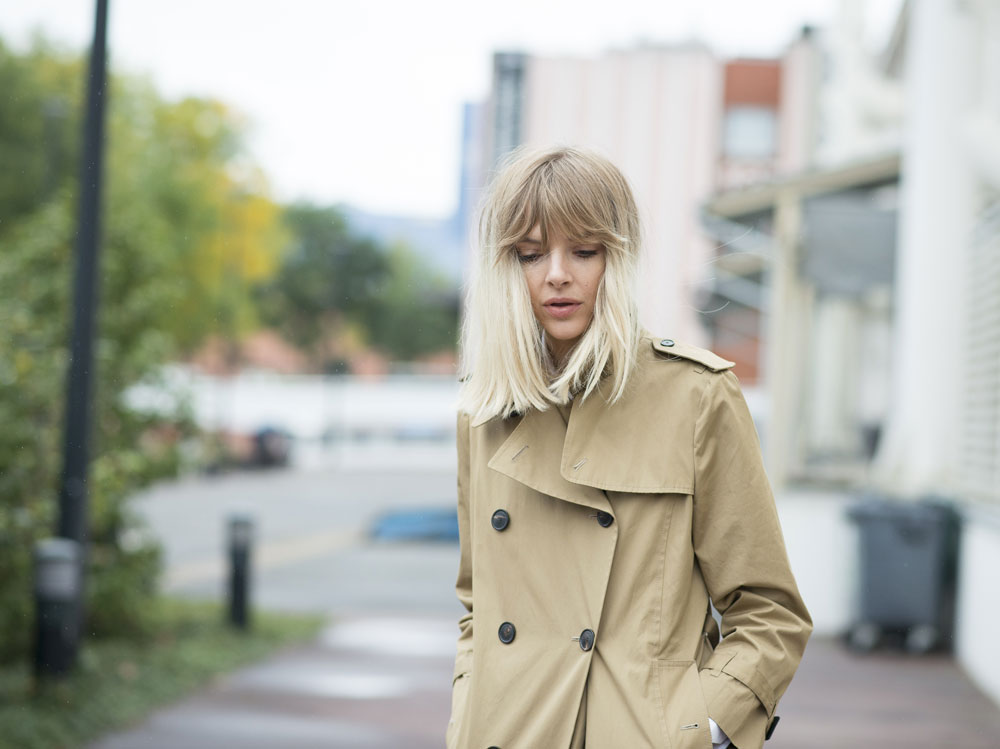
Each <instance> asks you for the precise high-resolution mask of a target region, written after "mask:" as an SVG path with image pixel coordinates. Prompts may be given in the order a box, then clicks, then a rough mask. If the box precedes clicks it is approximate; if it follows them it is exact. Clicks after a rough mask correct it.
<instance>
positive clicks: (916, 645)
mask: <svg viewBox="0 0 1000 749" xmlns="http://www.w3.org/2000/svg"><path fill="white" fill-rule="evenodd" d="M937 642H938V629H937V627H935V626H933V625H931V624H918V625H916V626H915V627H911V628H910V631H909V632H907V633H906V649H907V650H908V651H909V652H911V653H917V654H920V655H923V654H924V653H929V652H930V651H931V650H933V649H934V646H935V645H937Z"/></svg>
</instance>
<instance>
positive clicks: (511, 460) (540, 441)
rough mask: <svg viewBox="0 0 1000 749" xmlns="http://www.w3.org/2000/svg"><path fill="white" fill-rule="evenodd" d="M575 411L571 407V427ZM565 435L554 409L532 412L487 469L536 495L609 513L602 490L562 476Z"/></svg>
mask: <svg viewBox="0 0 1000 749" xmlns="http://www.w3.org/2000/svg"><path fill="white" fill-rule="evenodd" d="M575 409H576V405H575V404H574V406H573V409H571V411H570V423H572V420H573V418H574V417H573V411H574V410H575ZM566 433H567V427H566V424H565V423H563V420H562V416H560V415H559V411H558V410H557V409H556V408H554V407H552V408H548V409H546V410H544V411H538V410H535V409H532V410H531V411H529V412H528V413H526V414H525V415H524V416H523V417H522V418H521V422H520V423H519V424H518V425H517V427H516V428H515V429H514V431H513V432H511V433H510V436H509V437H507V439H506V440H504V441H503V443H502V444H501V445H500V447H499V448H498V449H497V451H496V452H495V453H493V457H492V458H490V461H489V463H488V464H487V465H488V466H489V467H490V468H492V469H493V470H494V471H498V472H499V473H502V474H503V475H505V476H507V477H508V478H512V479H514V480H515V481H518V482H520V483H522V484H524V485H525V486H528V487H530V488H532V489H534V490H535V491H538V492H541V493H543V494H548V495H549V496H552V497H556V498H558V499H562V500H564V501H566V502H574V503H576V504H579V505H583V506H585V507H591V508H593V509H595V510H598V511H604V512H610V511H611V503H610V502H609V501H608V498H607V495H606V494H605V493H604V492H603V491H602V490H600V489H598V488H596V487H593V486H589V485H586V484H580V483H577V482H574V481H571V480H570V479H569V478H567V477H566V476H565V475H563V472H562V470H561V465H562V463H563V461H564V459H565V448H564V443H565V437H566Z"/></svg>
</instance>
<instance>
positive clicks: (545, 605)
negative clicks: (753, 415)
mask: <svg viewBox="0 0 1000 749" xmlns="http://www.w3.org/2000/svg"><path fill="white" fill-rule="evenodd" d="M731 366H732V363H731V362H727V361H725V360H724V359H721V358H719V357H718V356H716V355H715V354H713V353H711V352H709V351H705V350H704V349H699V348H696V347H693V346H688V345H684V344H681V343H675V342H673V341H669V340H666V341H662V342H661V341H660V340H659V339H651V338H646V339H644V341H643V344H642V350H641V351H640V355H639V364H638V367H637V370H636V372H635V375H634V376H633V378H632V380H631V381H630V383H629V388H628V390H627V392H626V394H625V396H624V397H623V398H622V399H621V400H620V401H618V402H617V403H615V404H614V405H610V406H609V405H608V404H607V402H606V400H605V399H604V398H602V397H601V395H600V394H599V393H595V394H593V395H592V396H591V397H589V398H586V399H582V400H577V401H574V402H573V404H572V407H571V408H570V409H568V411H566V412H564V413H563V414H561V413H560V410H559V409H556V408H552V409H549V410H547V411H531V412H529V413H527V414H525V415H524V416H522V417H518V418H511V419H493V420H490V421H487V422H485V423H482V424H470V423H469V417H468V416H464V415H463V416H460V417H459V425H458V454H459V464H458V518H459V529H460V535H461V562H460V568H459V574H458V582H457V585H456V589H457V592H458V597H459V599H460V600H461V602H462V603H463V604H464V605H465V607H466V608H467V609H468V614H467V615H465V616H463V617H462V618H461V620H460V621H459V628H460V635H459V639H458V652H457V657H456V659H455V678H454V683H453V684H454V685H453V690H452V719H451V721H450V723H449V725H448V734H447V742H448V747H449V748H450V749H487V747H498V748H499V749H563V748H564V747H583V746H584V745H586V749H642V748H644V747H657V748H658V749H659V748H662V749H711V746H712V742H711V736H710V732H709V725H708V717H709V716H711V717H712V719H713V720H715V721H716V722H717V723H718V724H719V725H720V727H721V728H722V729H723V730H724V731H725V732H726V733H727V734H728V735H729V737H730V738H731V739H732V741H733V744H734V745H735V746H736V747H739V749H755V748H757V747H761V746H762V744H763V742H764V737H765V733H766V732H767V730H768V728H769V727H770V726H771V725H772V723H773V717H774V711H775V707H776V706H777V702H778V699H779V698H780V697H781V695H782V693H783V692H784V691H785V688H786V687H787V686H788V684H789V682H790V681H791V679H792V675H793V674H794V672H795V669H796V668H797V666H798V663H799V660H800V659H801V657H802V652H803V650H804V648H805V644H806V640H807V639H808V637H809V633H810V631H811V629H812V623H811V621H810V618H809V614H808V612H807V611H806V608H805V606H804V605H803V602H802V599H801V597H800V596H799V592H798V589H797V587H796V585H795V580H794V579H793V577H792V573H791V571H790V569H789V565H788V558H787V555H786V552H785V545H784V541H783V539H782V535H781V529H780V527H779V524H778V516H777V513H776V511H775V506H774V500H773V497H772V494H771V489H770V486H769V484H768V481H767V477H766V476H765V474H764V469H763V466H762V463H761V456H760V448H759V444H758V440H757V434H756V431H755V430H754V426H753V422H752V421H751V419H750V414H749V412H748V410H747V407H746V404H745V402H744V400H743V396H742V394H741V393H740V389H739V385H738V383H737V380H736V377H735V376H733V374H732V372H730V371H729V369H730V367H731ZM567 416H568V420H567V418H566V417H567ZM498 510H502V511H503V512H499V513H498V512H497V511H498ZM710 604H714V605H715V607H716V609H717V610H718V611H719V612H721V615H722V625H721V634H722V639H721V642H720V630H719V627H718V626H717V625H716V622H715V620H714V619H713V617H712V614H711V608H710Z"/></svg>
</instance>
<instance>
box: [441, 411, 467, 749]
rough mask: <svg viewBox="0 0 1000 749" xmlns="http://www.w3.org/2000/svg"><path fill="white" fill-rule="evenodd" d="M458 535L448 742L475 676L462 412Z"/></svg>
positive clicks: (462, 419) (460, 417)
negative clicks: (458, 613)
mask: <svg viewBox="0 0 1000 749" xmlns="http://www.w3.org/2000/svg"><path fill="white" fill-rule="evenodd" d="M456 431H457V439H458V442H457V448H458V537H459V547H460V556H459V562H458V578H457V580H456V581H455V592H456V594H457V595H458V600H459V601H460V602H461V603H462V605H463V606H465V610H466V613H465V614H464V615H463V616H462V617H461V618H460V619H459V620H458V629H459V635H458V646H457V648H456V653H455V671H454V674H453V677H452V686H451V689H452V696H451V719H450V720H449V721H448V732H447V745H448V747H449V748H450V747H453V746H454V745H455V740H456V738H455V737H456V736H457V734H458V724H459V723H460V721H461V720H462V715H463V713H464V712H465V698H466V695H467V693H468V691H469V680H470V678H471V676H472V538H471V537H470V527H469V416H468V414H463V413H460V414H459V415H458V428H457V430H456Z"/></svg>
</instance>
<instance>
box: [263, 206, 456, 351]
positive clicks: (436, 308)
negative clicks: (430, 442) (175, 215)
mask: <svg viewBox="0 0 1000 749" xmlns="http://www.w3.org/2000/svg"><path fill="white" fill-rule="evenodd" d="M285 222H286V225H287V227H288V230H289V232H290V233H291V236H292V241H291V245H290V247H289V249H288V250H287V251H286V252H285V253H284V259H283V262H282V264H281V267H280V270H279V271H278V273H277V275H276V276H275V277H274V278H273V279H272V280H271V281H270V282H268V283H267V284H264V285H263V286H262V287H261V288H260V290H259V292H258V298H259V301H260V305H261V309H262V317H263V319H264V321H265V322H267V323H269V324H271V325H273V326H275V327H276V328H278V329H279V330H280V331H281V332H282V334H283V335H284V336H285V337H286V338H287V339H288V340H290V341H293V342H294V343H296V344H297V345H299V346H300V347H302V348H303V349H306V350H307V351H311V352H314V353H315V354H316V355H317V356H318V358H319V359H320V361H321V364H322V365H324V366H326V367H329V366H330V365H332V363H333V362H335V361H336V360H337V358H338V354H337V351H336V348H337V345H338V344H339V343H340V341H341V339H342V338H343V337H344V336H345V333H346V331H352V332H356V333H360V336H361V337H362V339H363V340H364V342H365V343H367V344H368V345H371V346H374V347H375V348H377V349H380V350H381V351H383V352H384V353H386V354H388V355H389V356H391V357H393V358H395V359H399V360H410V359H414V358H416V357H418V356H421V355H424V354H429V353H437V352H439V351H442V350H448V349H453V348H454V347H455V342H456V331H457V326H458V296H457V292H456V291H455V289H454V288H453V287H452V285H451V284H450V283H449V282H448V281H447V279H445V278H443V277H442V276H440V275H437V274H435V273H434V272H433V271H432V270H431V269H430V268H428V267H427V265H426V264H425V263H424V262H423V261H422V260H421V258H420V257H419V256H418V255H416V254H415V253H414V252H412V251H411V250H409V249H408V248H407V247H405V246H403V245H397V246H395V247H391V248H385V247H382V246H381V245H378V244H376V243H375V242H374V241H372V240H370V239H365V238H360V237H357V236H355V235H354V234H352V232H351V230H350V227H349V226H348V224H347V221H346V219H345V218H344V216H343V214H342V213H341V212H340V211H339V210H337V209H336V208H331V207H319V206H312V205H306V204H299V205H294V206H291V207H290V208H288V209H287V210H286V212H285Z"/></svg>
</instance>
